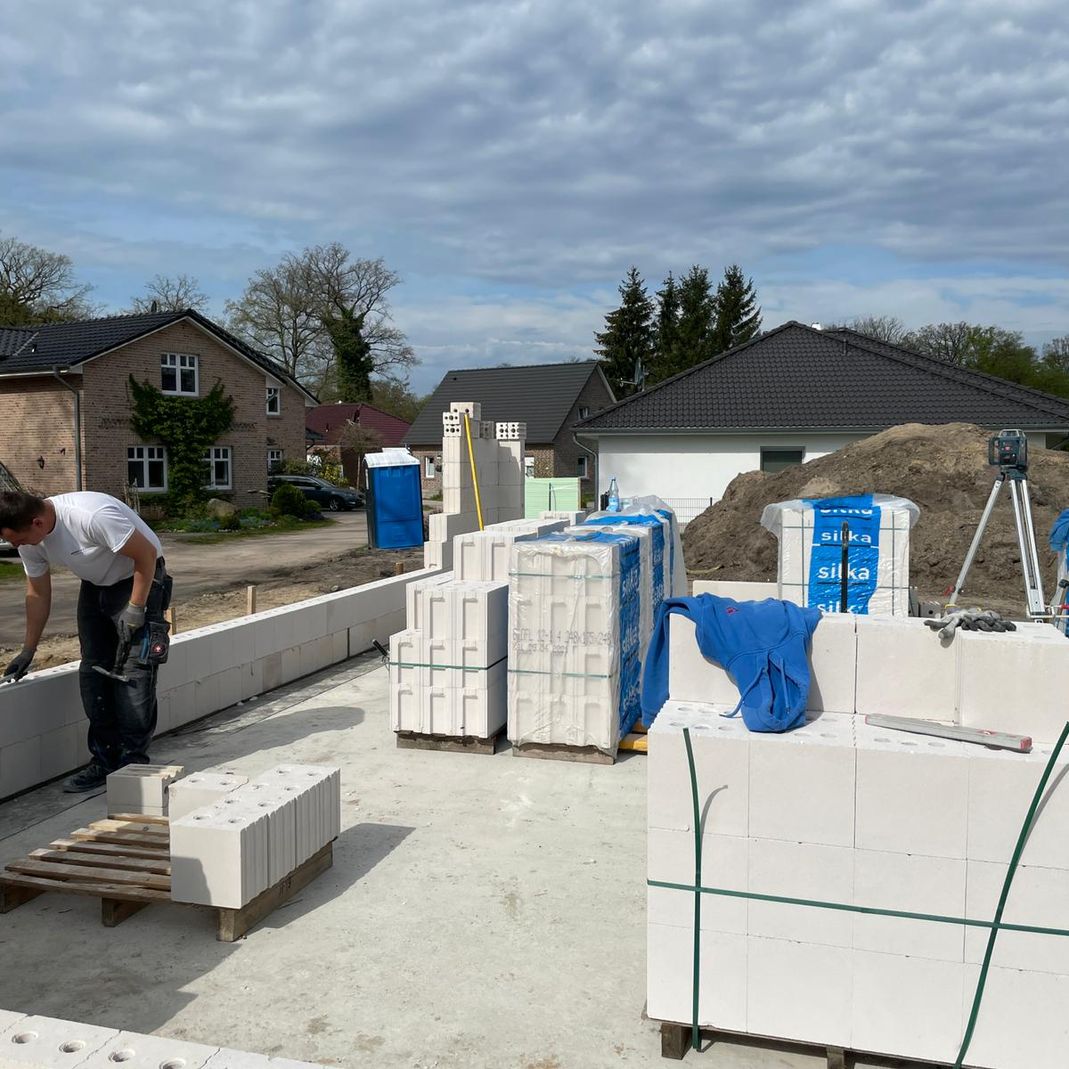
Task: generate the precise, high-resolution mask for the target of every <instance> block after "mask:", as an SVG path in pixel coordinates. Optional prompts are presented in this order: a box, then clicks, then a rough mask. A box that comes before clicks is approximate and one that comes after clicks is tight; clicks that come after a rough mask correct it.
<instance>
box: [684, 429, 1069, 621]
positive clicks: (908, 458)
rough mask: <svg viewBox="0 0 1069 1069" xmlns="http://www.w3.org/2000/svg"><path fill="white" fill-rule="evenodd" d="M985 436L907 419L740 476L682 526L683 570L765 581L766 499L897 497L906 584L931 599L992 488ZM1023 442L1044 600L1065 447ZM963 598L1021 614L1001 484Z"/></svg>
mask: <svg viewBox="0 0 1069 1069" xmlns="http://www.w3.org/2000/svg"><path fill="white" fill-rule="evenodd" d="M990 436H991V435H990V432H988V431H985V430H982V429H981V428H979V427H976V426H974V425H972V424H968V423H948V424H944V425H942V426H937V427H932V426H925V425H922V424H919V423H909V424H905V425H904V426H901V427H892V428H891V429H890V430H888V431H884V432H883V433H882V434H877V435H874V436H873V437H871V438H866V439H864V440H863V441H860V442H854V443H853V444H852V445H848V446H846V447H845V448H844V449H840V450H839V451H838V452H835V453H831V454H829V455H828V456H826V457H821V458H820V459H819V460H813V461H810V463H808V464H803V465H800V466H798V467H794V468H788V469H786V470H785V471H781V472H777V473H776V474H774V475H770V474H766V473H765V472H760V471H754V472H747V473H746V474H744V475H739V476H737V477H736V478H735V479H734V480H732V482H731V485H730V486H728V488H727V492H726V493H725V494H724V496H723V498H722V499H721V500H720V501H718V502H717V503H716V504H715V505H713V506H712V507H710V508H708V509H706V510H705V512H703V513H702V514H701V515H700V516H698V517H697V518H696V519H695V520H693V521H692V522H691V523H690V524H688V526H687V528H686V531H685V533H684V537H683V550H684V555H685V557H686V562H687V572H688V574H689V575H690V577H691V578H692V579H751V580H762V579H763V580H768V579H773V580H774V579H775V578H776V556H777V542H776V539H775V537H774V536H773V535H771V534H769V532H768V531H766V530H765V529H764V528H763V527H762V526H761V523H760V521H761V513H762V511H763V510H764V507H765V505H767V504H769V503H770V502H774V501H790V500H792V499H793V498H799V497H833V496H838V495H844V494H865V493H885V494H898V495H900V496H902V497H908V498H909V499H910V500H911V501H915V502H916V503H917V504H918V505H919V506H920V509H921V516H920V519H919V520H918V521H917V525H916V526H915V527H914V528H913V531H912V535H911V543H910V582H911V584H912V585H914V586H916V587H917V590H918V593H919V594H920V596H921V597H922V598H936V599H937V598H940V597H941V596H942V595H943V593H944V591H946V590H947V589H948V588H950V587H952V586H953V584H954V581H955V579H957V575H958V571H959V570H960V569H961V565H962V562H963V561H964V560H965V553H966V551H967V550H968V548H969V543H970V541H971V540H972V537H973V534H974V532H975V530H976V525H977V523H978V522H979V520H980V514H981V512H982V511H983V508H984V505H985V504H986V502H987V497H988V494H989V493H990V492H991V484H992V482H993V478H994V473H995V469H994V468H991V467H989V466H988V464H987V443H988V440H989V438H990ZM1029 445H1030V446H1031V447H1032V449H1031V451H1030V454H1029V471H1028V478H1029V484H1030V486H1031V491H1032V493H1031V497H1032V512H1033V517H1034V521H1035V529H1036V542H1037V544H1038V546H1039V557H1040V565H1041V566H1042V568H1043V585H1044V594H1046V595H1047V596H1048V597H1050V596H1051V594H1052V586H1053V582H1054V570H1055V558H1054V554H1053V553H1052V552H1051V551H1050V550H1049V549H1048V548H1047V536H1048V534H1049V533H1050V529H1051V525H1052V524H1053V522H1054V519H1055V517H1056V516H1057V515H1058V513H1059V512H1061V510H1062V509H1063V508H1069V453H1061V452H1053V451H1051V450H1047V449H1041V448H1039V447H1038V445H1037V444H1036V442H1035V441H1034V440H1033V441H1031V442H1029ZM962 600H963V602H968V603H969V604H980V603H983V604H985V605H991V606H992V607H995V608H1001V609H1003V610H1007V609H1011V608H1012V609H1013V610H1014V611H1016V612H1017V613H1020V612H1021V611H1022V610H1023V607H1024V581H1023V579H1022V576H1021V566H1020V551H1019V549H1018V546H1017V536H1016V533H1015V530H1014V523H1013V507H1012V503H1011V500H1010V494H1009V490H1008V488H1007V489H1004V490H1003V491H1002V493H1001V494H1000V495H999V501H998V504H997V505H996V506H995V511H994V514H993V515H992V517H991V522H990V523H989V524H988V527H987V531H986V532H985V534H984V539H983V542H982V544H981V546H980V551H979V553H978V554H977V557H976V562H975V563H974V564H973V567H972V570H971V571H970V573H969V582H968V588H967V595H966V596H965V597H964V598H963V599H962Z"/></svg>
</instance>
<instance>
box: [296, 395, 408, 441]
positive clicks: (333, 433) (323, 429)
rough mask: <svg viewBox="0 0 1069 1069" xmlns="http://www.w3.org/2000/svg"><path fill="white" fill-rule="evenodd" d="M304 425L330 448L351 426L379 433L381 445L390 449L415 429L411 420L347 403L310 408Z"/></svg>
mask: <svg viewBox="0 0 1069 1069" xmlns="http://www.w3.org/2000/svg"><path fill="white" fill-rule="evenodd" d="M304 422H305V425H306V426H307V428H308V429H309V430H311V431H314V432H316V434H317V435H318V436H319V440H320V441H322V442H325V443H326V444H327V445H335V444H336V443H337V441H338V437H339V436H340V435H341V432H342V431H343V430H345V428H346V427H347V426H348V425H349V424H350V423H355V424H357V426H359V427H363V428H364V429H365V430H373V431H378V432H379V434H381V435H382V444H383V445H384V446H388V447H390V448H393V447H395V446H399V445H400V444H401V443H402V442H403V441H404V440H405V435H406V434H407V433H408V429H409V428H410V427H411V426H412V424H411V423H409V422H408V420H404V419H401V418H400V417H399V416H392V415H390V413H389V412H383V411H382V409H381V408H376V407H375V406H374V405H369V404H366V403H365V402H361V403H359V404H347V403H345V402H344V401H338V402H336V403H335V404H332V405H316V407H315V408H310V409H309V410H308V411H307V412H306V413H305V417H304Z"/></svg>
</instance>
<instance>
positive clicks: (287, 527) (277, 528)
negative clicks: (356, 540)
mask: <svg viewBox="0 0 1069 1069" xmlns="http://www.w3.org/2000/svg"><path fill="white" fill-rule="evenodd" d="M333 522H334V521H333V520H327V519H323V520H297V519H294V518H293V517H292V516H282V517H280V518H279V519H278V520H276V521H275V522H274V523H272V524H271V525H270V526H265V527H242V528H241V529H240V530H238V531H167V529H166V528H163V529H162V531H161V533H164V534H170V535H173V536H181V537H182V538H188V539H189V540H190V541H191V542H196V543H197V544H198V545H214V544H215V543H216V542H229V541H231V540H232V539H235V538H270V537H271V535H277V534H290V533H291V532H293V531H310V530H312V528H314V527H329V526H330V525H331V524H332V523H333Z"/></svg>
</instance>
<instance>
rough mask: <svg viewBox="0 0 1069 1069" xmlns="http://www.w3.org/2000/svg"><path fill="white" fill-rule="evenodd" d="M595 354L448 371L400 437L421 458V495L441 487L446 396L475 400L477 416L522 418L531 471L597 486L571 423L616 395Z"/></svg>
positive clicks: (589, 491)
mask: <svg viewBox="0 0 1069 1069" xmlns="http://www.w3.org/2000/svg"><path fill="white" fill-rule="evenodd" d="M615 400H616V399H615V398H614V397H613V393H612V388H611V387H610V386H609V383H608V380H607V379H606V378H605V374H604V372H603V371H602V370H601V365H600V364H599V363H598V361H597V360H582V361H577V362H573V363H567V364H535V365H533V366H529V367H495V368H479V369H473V370H470V371H450V372H448V373H447V374H446V375H445V377H444V378H443V379H442V381H441V382H440V383H439V384H438V387H437V389H435V391H434V393H432V394H431V396H430V399H429V400H428V401H427V403H426V404H425V405H424V406H423V409H422V411H421V412H420V414H419V415H418V416H417V417H416V421H415V422H414V423H413V424H412V429H411V430H410V431H409V432H408V435H407V437H406V438H405V442H406V444H407V445H408V447H409V449H411V451H412V453H413V454H414V455H415V456H418V457H419V458H420V466H421V472H422V475H423V493H424V496H434V495H435V494H438V493H440V492H441V489H442V482H441V454H442V413H443V412H445V411H446V410H447V409H448V408H449V405H450V403H451V402H452V401H478V402H479V403H480V404H481V406H482V418H483V419H488V420H500V421H502V422H513V421H514V422H519V423H526V424H527V443H526V451H525V456H524V462H525V463H524V467H525V470H526V472H527V474H528V475H531V476H535V477H537V478H550V477H555V478H565V477H575V476H578V477H579V478H580V479H582V480H583V482H582V496H583V497H584V498H586V497H592V496H593V495H594V493H595V489H596V487H597V472H596V470H595V469H596V464H597V456H596V454H595V453H593V452H592V451H591V450H590V449H585V448H583V447H582V446H580V445H579V444H578V443H577V442H576V441H575V438H574V436H573V434H572V424H573V423H576V422H577V421H578V420H581V419H587V418H589V417H590V416H593V415H595V414H596V413H598V412H600V411H601V410H602V409H604V408H606V407H608V406H609V405H611V404H613V403H614V402H615Z"/></svg>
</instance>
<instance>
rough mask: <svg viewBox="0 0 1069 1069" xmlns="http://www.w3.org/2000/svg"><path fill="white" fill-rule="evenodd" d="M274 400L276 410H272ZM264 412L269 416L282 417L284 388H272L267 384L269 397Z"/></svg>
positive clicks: (265, 400)
mask: <svg viewBox="0 0 1069 1069" xmlns="http://www.w3.org/2000/svg"><path fill="white" fill-rule="evenodd" d="M272 400H273V401H274V402H275V407H274V410H273V411H272V409H271V402H272ZM264 411H265V412H266V413H267V414H268V415H269V416H281V415H282V387H281V386H272V385H271V383H268V384H267V396H266V397H265V399H264Z"/></svg>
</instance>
